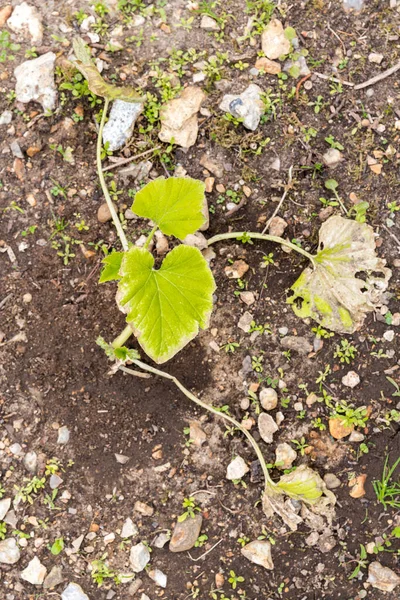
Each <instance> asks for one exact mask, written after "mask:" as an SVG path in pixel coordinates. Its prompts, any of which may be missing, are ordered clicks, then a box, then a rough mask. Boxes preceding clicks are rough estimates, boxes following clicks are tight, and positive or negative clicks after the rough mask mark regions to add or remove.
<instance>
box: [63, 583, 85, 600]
mask: <svg viewBox="0 0 400 600" xmlns="http://www.w3.org/2000/svg"><path fill="white" fill-rule="evenodd" d="M61 600H90V598H89V596H87V595H86V594H85V592H84V591H83V589H82V588H81V586H80V585H78V584H77V583H69V584H68V585H67V587H66V588H65V590H64V591H63V593H62V594H61Z"/></svg>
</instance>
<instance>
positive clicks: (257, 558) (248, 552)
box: [241, 540, 274, 570]
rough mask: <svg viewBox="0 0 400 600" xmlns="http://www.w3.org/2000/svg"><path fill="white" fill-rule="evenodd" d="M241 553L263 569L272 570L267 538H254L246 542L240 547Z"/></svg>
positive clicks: (272, 564) (269, 545) (269, 546)
mask: <svg viewBox="0 0 400 600" xmlns="http://www.w3.org/2000/svg"><path fill="white" fill-rule="evenodd" d="M241 553H242V554H243V556H244V557H245V558H247V560H249V561H250V562H252V563H254V564H255V565H260V566H261V567H264V569H269V570H272V569H273V568H274V563H273V562H272V556H271V544H270V542H268V541H267V540H255V541H254V542H250V543H249V544H246V545H245V546H243V548H242V549H241Z"/></svg>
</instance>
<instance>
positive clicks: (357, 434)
mask: <svg viewBox="0 0 400 600" xmlns="http://www.w3.org/2000/svg"><path fill="white" fill-rule="evenodd" d="M364 439H365V435H364V434H363V433H361V431H352V432H351V434H350V437H349V442H363V441H364Z"/></svg>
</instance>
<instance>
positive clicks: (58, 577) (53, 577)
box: [43, 565, 64, 590]
mask: <svg viewBox="0 0 400 600" xmlns="http://www.w3.org/2000/svg"><path fill="white" fill-rule="evenodd" d="M63 581H64V577H63V575H62V568H61V567H59V566H58V565H55V566H54V567H53V568H52V569H51V571H50V573H49V574H48V575H47V577H46V579H45V580H44V582H43V587H44V589H45V590H48V589H50V588H54V587H56V586H57V585H60V583H62V582H63Z"/></svg>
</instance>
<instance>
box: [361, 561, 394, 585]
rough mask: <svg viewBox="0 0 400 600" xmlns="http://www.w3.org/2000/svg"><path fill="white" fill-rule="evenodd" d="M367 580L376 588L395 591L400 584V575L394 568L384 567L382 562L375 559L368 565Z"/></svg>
mask: <svg viewBox="0 0 400 600" xmlns="http://www.w3.org/2000/svg"><path fill="white" fill-rule="evenodd" d="M367 581H368V583H370V584H371V585H372V587H373V588H375V589H376V590H381V591H382V592H393V590H394V589H395V588H396V587H397V586H398V585H399V584H400V577H399V576H398V575H396V573H395V572H394V571H392V569H389V568H388V567H383V566H382V565H381V563H380V562H378V561H374V562H372V563H371V564H370V565H369V567H368V579H367Z"/></svg>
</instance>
